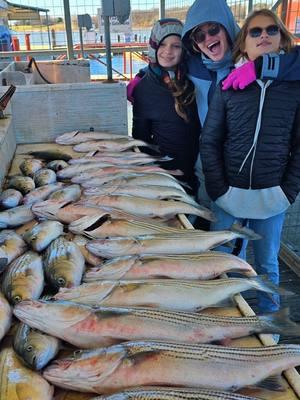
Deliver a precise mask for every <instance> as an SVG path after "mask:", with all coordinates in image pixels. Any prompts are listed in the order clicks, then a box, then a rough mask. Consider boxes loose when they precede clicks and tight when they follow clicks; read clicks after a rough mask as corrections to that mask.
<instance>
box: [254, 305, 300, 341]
mask: <svg viewBox="0 0 300 400" xmlns="http://www.w3.org/2000/svg"><path fill="white" fill-rule="evenodd" d="M258 318H259V319H260V320H261V321H262V322H263V325H265V330H264V332H266V333H279V334H282V335H285V334H286V333H288V334H289V335H291V336H300V324H296V323H295V322H294V321H292V320H291V319H290V309H289V307H285V308H282V309H281V310H279V311H276V312H274V313H268V314H264V315H260V316H259V317H258Z"/></svg>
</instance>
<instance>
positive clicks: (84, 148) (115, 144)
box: [73, 136, 158, 153]
mask: <svg viewBox="0 0 300 400" xmlns="http://www.w3.org/2000/svg"><path fill="white" fill-rule="evenodd" d="M137 146H142V147H147V148H149V149H153V150H158V146H156V145H153V144H150V143H147V142H144V141H143V140H137V139H133V138H131V137H129V136H127V137H126V136H124V137H122V138H121V139H115V140H93V141H88V142H84V143H79V144H76V145H75V146H73V150H74V151H78V152H80V153H87V152H89V151H94V150H99V151H115V152H117V151H121V152H122V151H126V150H130V149H132V148H134V147H137Z"/></svg>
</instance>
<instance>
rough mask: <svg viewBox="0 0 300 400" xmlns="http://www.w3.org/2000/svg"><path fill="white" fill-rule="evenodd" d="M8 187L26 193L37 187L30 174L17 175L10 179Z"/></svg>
mask: <svg viewBox="0 0 300 400" xmlns="http://www.w3.org/2000/svg"><path fill="white" fill-rule="evenodd" d="M8 188H9V189H16V190H18V191H19V192H21V193H22V194H23V195H25V194H26V193H29V192H30V191H31V190H33V189H34V188H35V183H34V180H33V179H32V178H30V177H29V176H23V175H16V176H13V177H11V178H10V180H9V181H8Z"/></svg>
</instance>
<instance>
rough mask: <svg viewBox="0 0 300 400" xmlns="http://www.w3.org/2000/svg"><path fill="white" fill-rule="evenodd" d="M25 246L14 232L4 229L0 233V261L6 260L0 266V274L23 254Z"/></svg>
mask: <svg viewBox="0 0 300 400" xmlns="http://www.w3.org/2000/svg"><path fill="white" fill-rule="evenodd" d="M26 249H27V245H26V243H25V242H24V240H23V239H22V237H21V236H20V235H18V234H17V233H16V232H15V231H13V230H9V229H5V230H2V231H1V232H0V259H6V263H4V262H2V263H1V264H0V273H2V272H3V271H4V269H5V268H6V266H7V265H8V264H10V263H11V262H12V261H13V260H15V259H16V258H17V257H19V256H20V255H22V254H23V253H25V251H26Z"/></svg>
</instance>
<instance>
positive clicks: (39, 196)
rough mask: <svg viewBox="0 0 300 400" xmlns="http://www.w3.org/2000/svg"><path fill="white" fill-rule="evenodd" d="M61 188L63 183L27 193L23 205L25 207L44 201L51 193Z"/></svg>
mask: <svg viewBox="0 0 300 400" xmlns="http://www.w3.org/2000/svg"><path fill="white" fill-rule="evenodd" d="M62 187H63V183H61V182H56V183H51V184H50V185H46V186H41V187H39V188H36V189H34V190H32V191H31V192H29V193H27V194H26V196H24V198H23V203H24V204H25V205H32V204H34V203H36V202H38V201H42V200H45V199H46V198H47V197H48V196H49V195H50V194H51V193H53V192H55V191H56V190H59V189H61V188H62Z"/></svg>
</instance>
